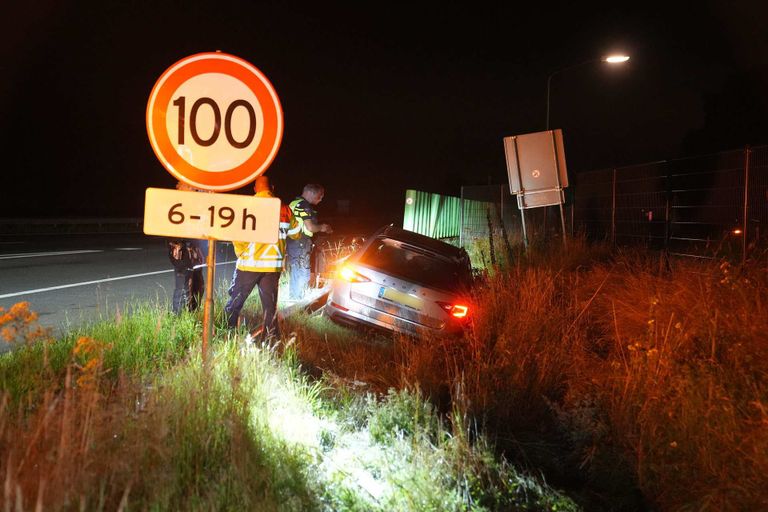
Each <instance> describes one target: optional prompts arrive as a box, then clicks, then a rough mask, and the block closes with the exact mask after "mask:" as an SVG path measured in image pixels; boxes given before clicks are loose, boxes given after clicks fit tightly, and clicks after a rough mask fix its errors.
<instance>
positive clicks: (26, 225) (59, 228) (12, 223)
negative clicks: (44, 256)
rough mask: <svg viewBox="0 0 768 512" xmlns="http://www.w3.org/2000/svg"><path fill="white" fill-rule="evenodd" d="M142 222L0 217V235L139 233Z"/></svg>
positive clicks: (116, 218)
mask: <svg viewBox="0 0 768 512" xmlns="http://www.w3.org/2000/svg"><path fill="white" fill-rule="evenodd" d="M143 223H144V221H143V219H141V218H133V217H104V218H95V219H94V218H48V219H31V218H30V219H27V218H19V219H0V235H54V234H55V235H61V234H89V233H100V234H108V233H141V232H142V226H143Z"/></svg>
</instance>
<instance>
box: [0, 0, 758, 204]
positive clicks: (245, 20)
mask: <svg viewBox="0 0 768 512" xmlns="http://www.w3.org/2000/svg"><path fill="white" fill-rule="evenodd" d="M22 3H23V4H24V7H21V4H22ZM677 3H678V2H666V4H658V5H653V4H649V3H643V7H642V8H628V7H619V6H617V7H614V8H609V9H606V8H605V7H603V6H602V5H600V6H598V4H593V5H594V7H590V6H589V4H588V3H586V2H570V3H569V4H568V5H570V7H558V6H557V4H556V3H553V2H541V3H540V5H541V6H542V7H541V8H540V9H538V10H537V9H531V10H526V8H525V7H523V5H524V3H522V2H505V3H504V5H506V7H497V6H496V3H495V2H494V3H484V2H473V3H469V2H464V3H461V4H459V5H456V6H450V5H448V4H449V3H448V2H443V3H434V4H433V3H429V4H427V3H418V5H419V6H418V7H417V6H414V5H406V4H402V5H401V4H398V3H381V2H378V3H375V4H374V3H369V2H358V3H350V4H334V3H329V2H313V3H312V4H308V5H313V7H308V6H307V5H296V6H290V5H289V4H288V3H287V2H279V3H278V2H275V3H266V2H255V1H252V2H247V1H217V2H180V1H179V2H161V1H155V2H122V1H121V2H117V1H112V2H110V1H101V2H86V1H66V2H65V1H58V0H57V1H50V2H35V1H32V2H13V4H17V5H15V6H13V7H10V8H9V7H8V6H7V5H6V6H4V7H3V14H2V18H3V20H2V21H1V22H0V38H2V41H3V44H2V47H1V48H0V77H1V78H2V80H0V140H1V141H2V152H3V157H4V158H3V160H2V162H3V172H4V176H5V179H4V180H3V185H2V191H3V192H2V201H1V202H0V215H2V216H3V217H40V216H43V217H44V216H94V215H99V216H136V217H138V216H141V215H142V214H143V201H144V189H145V188H146V187H149V186H157V187H171V186H172V185H173V183H174V181H173V179H172V178H171V176H170V175H169V174H168V173H167V172H166V171H165V170H164V169H163V167H162V166H161V165H160V164H159V162H158V161H157V159H156V158H155V156H154V154H153V152H152V150H151V148H150V145H149V142H148V139H147V135H146V129H145V121H144V119H145V109H146V103H147V99H148V96H149V93H150V91H151V89H152V86H153V84H154V82H155V81H156V80H157V78H158V77H159V76H160V74H161V73H162V72H163V71H164V70H165V69H166V68H167V67H169V66H170V65H171V64H173V63H174V62H176V61H177V60H179V59H181V58H183V57H185V56H187V55H191V54H194V53H198V52H202V51H215V50H221V51H224V52H227V53H231V54H234V55H237V56H239V57H242V58H244V59H246V60H248V61H250V62H251V63H253V64H254V65H255V66H256V67H258V68H259V69H261V71H263V72H264V74H265V75H266V76H267V77H268V78H269V79H270V81H271V82H272V83H273V85H274V86H275V88H276V90H277V92H278V95H279V96H280V100H281V103H282V107H283V111H284V115H285V134H284V137H283V143H282V146H281V149H280V151H279V153H278V155H277V158H276V160H275V161H274V163H273V164H272V166H271V167H270V169H269V171H268V175H269V176H272V179H273V181H274V182H275V183H276V185H277V189H278V193H279V195H281V196H283V197H284V198H290V197H291V196H293V195H295V194H296V193H298V192H300V189H301V186H302V185H303V184H304V183H306V182H320V183H323V184H325V185H326V187H327V189H328V192H327V195H326V199H327V200H326V202H325V203H323V205H321V211H325V212H326V213H327V214H329V215H332V214H333V213H334V212H333V210H334V208H335V206H334V205H335V200H336V199H350V200H351V201H352V207H353V210H355V211H358V212H365V211H366V210H374V211H379V212H384V213H386V214H390V212H391V214H392V215H393V216H396V215H397V214H398V213H399V212H400V211H401V210H402V203H403V194H404V191H405V189H406V188H416V189H420V190H427V191H433V192H443V193H451V194H454V195H458V193H459V187H460V186H461V185H462V184H466V185H468V184H479V183H488V182H489V181H491V182H493V183H504V182H506V169H505V165H504V152H503V146H502V138H503V137H504V136H507V135H514V134H520V133H527V132H534V131H539V130H542V129H543V128H544V123H545V114H546V79H547V76H548V74H549V73H551V72H553V71H556V70H558V69H561V68H564V67H567V66H570V65H572V64H574V63H578V62H582V61H585V60H588V59H591V58H595V57H599V56H600V55H602V54H604V53H607V52H609V51H611V50H622V51H625V52H627V53H629V54H630V55H631V56H632V59H631V61H630V62H629V63H628V64H627V65H626V66H624V67H622V68H609V67H608V66H606V65H604V64H600V63H596V64H593V65H589V66H583V67H579V68H575V69H572V70H569V71H564V72H562V73H559V74H557V75H556V76H555V77H554V78H553V81H552V97H551V101H552V116H551V125H552V127H553V128H562V129H563V130H564V134H565V144H566V155H567V158H568V165H569V168H570V170H571V171H576V172H578V171H581V170H588V169H593V168H598V167H606V166H611V165H621V164H629V163H639V162H645V161H652V160H660V159H666V158H674V157H678V156H682V155H685V154H695V153H706V152H713V151H717V150H720V149H729V148H733V147H739V146H741V145H743V144H746V143H751V144H757V143H768V129H766V122H765V121H764V119H766V113H767V112H768V101H766V97H767V96H768V94H766V93H767V92H768V68H767V67H766V65H767V64H768V30H766V29H765V27H764V21H765V20H766V19H768V8H766V6H765V4H768V2H757V1H755V2H707V1H703V2H697V3H692V2H679V3H680V4H688V5H691V6H693V5H697V6H696V7H695V9H694V8H693V7H691V8H690V9H689V10H686V9H683V8H682V7H677V6H676V4H677ZM282 4H286V5H282ZM414 4H415V3H414ZM355 5H357V6H355ZM617 5H620V4H619V3H617Z"/></svg>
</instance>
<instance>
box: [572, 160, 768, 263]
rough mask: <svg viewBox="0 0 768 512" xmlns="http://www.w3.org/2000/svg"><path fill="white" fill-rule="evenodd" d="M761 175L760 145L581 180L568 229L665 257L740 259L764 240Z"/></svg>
mask: <svg viewBox="0 0 768 512" xmlns="http://www.w3.org/2000/svg"><path fill="white" fill-rule="evenodd" d="M767 170H768V147H766V146H762V147H758V148H745V149H744V150H737V151H727V152H721V153H716V154H712V155H706V156H698V157H693V158H685V159H679V160H669V161H663V162H653V163H649V164H643V165H635V166H629V167H621V168H615V169H603V170H599V171H591V172H585V173H580V174H578V175H577V176H576V183H575V185H574V192H575V201H574V224H575V228H576V230H578V231H581V232H583V233H584V234H585V235H586V236H587V237H588V238H591V239H604V240H609V241H611V242H613V243H615V244H618V245H637V244H639V245H645V246H647V247H649V248H655V249H665V250H668V251H669V252H670V253H671V254H678V255H684V256H693V257H713V256H714V255H715V254H719V253H726V252H731V253H732V252H734V251H739V252H740V253H741V254H742V255H746V254H747V252H748V250H749V248H750V247H751V246H753V245H756V244H758V243H761V241H763V240H762V239H764V238H765V226H766V223H768V204H767V203H768V192H767V190H768V189H767V185H768V171H767ZM761 230H762V233H761Z"/></svg>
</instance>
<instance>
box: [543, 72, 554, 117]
mask: <svg viewBox="0 0 768 512" xmlns="http://www.w3.org/2000/svg"><path fill="white" fill-rule="evenodd" d="M556 73H557V71H556V72H555V73H551V74H550V75H549V76H548V77H547V123H546V124H545V127H544V129H545V130H549V89H550V87H551V85H552V77H553V76H555V74H556Z"/></svg>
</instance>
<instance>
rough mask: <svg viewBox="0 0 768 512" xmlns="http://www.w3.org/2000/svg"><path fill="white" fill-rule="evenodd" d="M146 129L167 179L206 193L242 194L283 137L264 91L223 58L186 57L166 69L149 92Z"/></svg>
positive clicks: (263, 81) (255, 75)
mask: <svg viewBox="0 0 768 512" xmlns="http://www.w3.org/2000/svg"><path fill="white" fill-rule="evenodd" d="M146 121H147V135H148V136H149V141H150V144H151V145H152V149H153V150H154V151H155V154H156V155H157V158H158V159H159V160H160V162H161V163H162V164H163V166H164V167H165V168H166V169H167V170H168V172H170V173H171V174H172V175H173V176H174V177H175V178H177V179H179V180H181V181H183V182H185V183H187V184H189V185H192V186H193V187H195V188H202V189H205V190H213V191H227V190H233V189H236V188H238V187H242V186H243V185H245V184H247V183H249V182H251V181H253V180H254V179H255V178H256V177H257V176H259V175H260V174H262V173H263V172H264V171H266V169H267V168H268V167H269V165H270V164H271V163H272V160H273V159H274V158H275V155H276V154H277V150H278V149H279V147H280V142H281V140H282V136H283V112H282V108H281V106H280V101H279V99H278V97H277V93H276V92H275V89H274V87H272V84H271V83H270V82H269V81H268V80H267V78H266V77H265V76H264V75H263V74H262V73H261V71H259V70H258V69H257V68H256V67H254V66H253V65H252V64H250V63H249V62H246V61H244V60H243V59H240V58H238V57H235V56H234V55H229V54H225V53H200V54H197V55H192V56H190V57H187V58H185V59H182V60H180V61H179V62H177V63H176V64H174V65H173V66H171V67H170V68H168V69H167V70H166V71H165V73H163V74H162V76H161V77H160V78H159V79H158V80H157V82H156V83H155V86H154V88H153V89H152V93H151V94H150V97H149V101H148V102H147V118H146Z"/></svg>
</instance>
